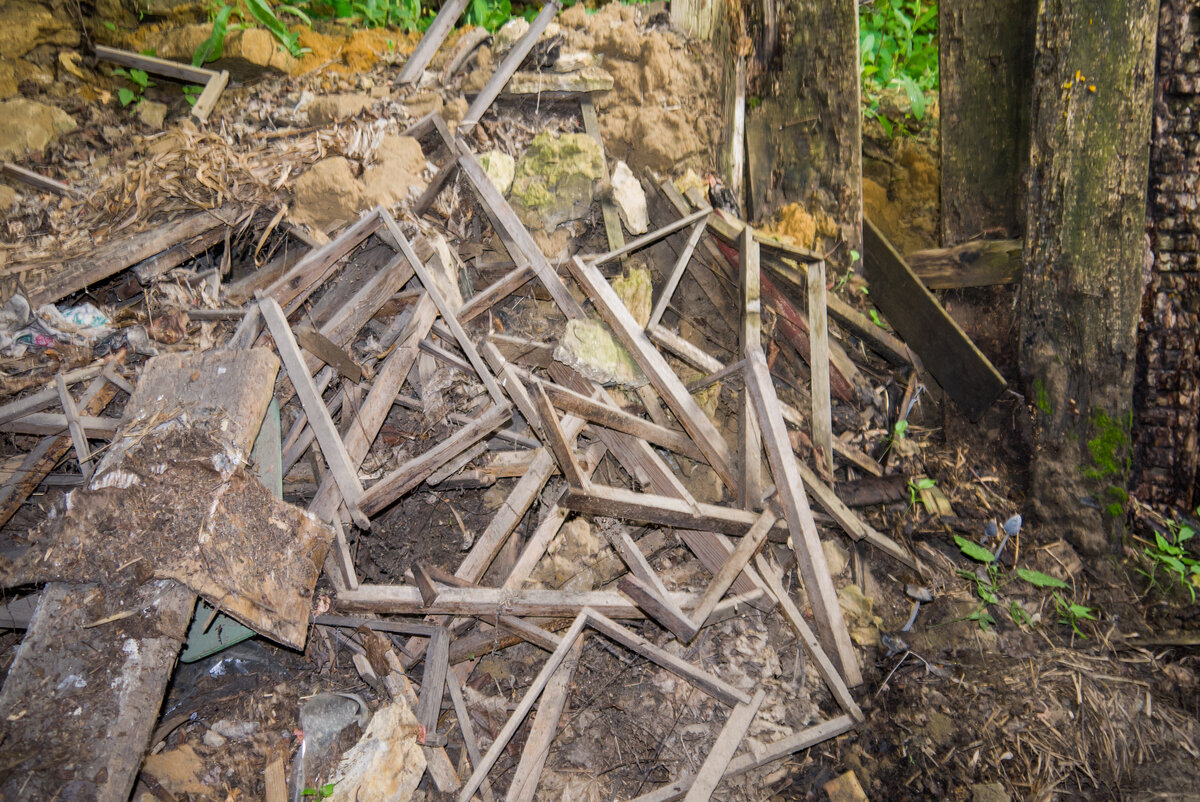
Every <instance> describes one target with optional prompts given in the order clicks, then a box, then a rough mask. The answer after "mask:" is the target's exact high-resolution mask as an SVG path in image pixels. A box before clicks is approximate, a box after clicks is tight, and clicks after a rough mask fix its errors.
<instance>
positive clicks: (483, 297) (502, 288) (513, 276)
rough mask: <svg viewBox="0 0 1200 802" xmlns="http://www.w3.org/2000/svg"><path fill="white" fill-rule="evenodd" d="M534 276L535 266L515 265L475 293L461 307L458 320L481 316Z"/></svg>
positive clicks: (460, 321) (462, 321)
mask: <svg viewBox="0 0 1200 802" xmlns="http://www.w3.org/2000/svg"><path fill="white" fill-rule="evenodd" d="M533 276H534V273H533V268H532V267H530V266H529V265H525V266H524V267H514V268H513V269H512V270H510V271H509V273H508V275H506V276H504V277H503V278H501V279H498V280H497V281H495V282H494V283H492V284H491V285H489V286H487V287H485V288H483V289H482V290H480V291H479V292H477V293H475V294H474V295H472V296H471V297H470V299H469V300H467V301H466V303H464V304H463V305H462V306H461V307H459V310H458V322H459V323H466V322H467V321H468V320H473V319H474V318H476V317H479V316H480V315H482V314H483V313H484V312H486V311H488V310H489V309H491V308H492V307H493V306H495V305H496V304H497V303H499V302H500V301H502V300H503V299H505V298H507V297H508V296H509V295H511V294H512V293H513V291H515V290H516V289H517V288H518V287H522V286H524V285H525V284H526V283H527V282H528V281H529V280H530V279H531V278H533Z"/></svg>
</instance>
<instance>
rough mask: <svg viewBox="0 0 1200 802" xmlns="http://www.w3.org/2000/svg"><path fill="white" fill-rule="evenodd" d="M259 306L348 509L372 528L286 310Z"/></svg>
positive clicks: (270, 303) (268, 302)
mask: <svg viewBox="0 0 1200 802" xmlns="http://www.w3.org/2000/svg"><path fill="white" fill-rule="evenodd" d="M258 306H259V310H260V311H261V312H262V316H263V319H264V320H265V321H266V323H267V328H268V329H270V331H271V337H272V338H273V339H274V340H275V346H276V348H277V349H278V351H279V358H280V359H281V360H282V361H283V364H284V367H285V368H286V370H287V372H288V376H289V377H290V378H291V380H292V385H293V386H294V387H295V388H296V395H297V396H299V398H300V403H301V404H302V405H303V406H304V411H305V413H306V414H307V415H308V423H309V426H311V427H312V429H313V434H314V436H315V437H316V439H317V443H318V444H319V445H320V446H321V453H322V454H323V455H324V456H325V462H326V464H327V465H328V466H329V471H330V473H332V474H333V478H334V480H335V481H336V482H337V485H338V489H339V490H340V491H341V493H342V499H343V500H344V501H345V504H346V509H348V510H349V511H350V515H351V517H353V519H354V522H355V523H356V524H358V525H359V526H360V527H362V528H363V529H370V528H371V522H370V521H369V520H368V518H367V516H366V515H365V514H364V513H363V512H362V510H361V509H360V507H359V503H360V501H361V500H362V497H363V488H362V484H361V483H360V482H359V481H358V470H357V468H356V467H355V465H354V463H353V462H352V461H351V459H350V456H349V455H348V454H347V453H346V447H345V446H344V445H343V444H342V437H341V435H340V434H339V433H338V430H337V427H336V426H334V425H333V419H332V418H331V417H330V416H329V410H328V409H326V407H325V402H324V401H323V400H322V399H321V395H320V393H318V392H317V388H316V386H315V385H314V384H313V380H312V377H311V376H310V375H309V374H308V369H307V367H305V364H304V357H303V356H302V355H301V353H300V346H299V345H297V344H296V338H295V337H294V336H292V329H291V327H290V326H288V322H287V318H286V317H284V315H283V309H281V308H280V306H279V304H278V303H277V302H276V301H275V299H274V298H263V299H262V300H261V301H259V304H258Z"/></svg>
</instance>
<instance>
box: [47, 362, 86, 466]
mask: <svg viewBox="0 0 1200 802" xmlns="http://www.w3.org/2000/svg"><path fill="white" fill-rule="evenodd" d="M54 386H55V388H56V389H57V390H58V399H59V402H60V403H62V408H63V413H64V414H65V416H66V418H67V428H68V429H69V430H70V432H71V444H72V445H73V446H74V447H75V457H76V459H78V460H79V471H80V473H82V474H83V478H84V479H85V480H90V479H91V478H92V452H91V449H90V448H89V447H88V441H87V435H85V434H84V433H83V424H82V423H80V421H79V410H78V409H77V408H76V406H75V399H74V398H72V397H71V391H70V390H68V389H67V382H66V380H65V379H64V378H63V375H62V374H61V373H56V374H54Z"/></svg>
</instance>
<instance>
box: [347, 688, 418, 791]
mask: <svg viewBox="0 0 1200 802" xmlns="http://www.w3.org/2000/svg"><path fill="white" fill-rule="evenodd" d="M418 730H419V725H418V724H417V718H416V716H414V715H413V712H412V709H411V708H410V707H409V706H408V704H407V703H406V702H405V701H404V700H403V699H397V700H395V701H393V702H392V703H391V704H388V705H386V706H384V707H382V708H380V709H379V710H378V711H376V713H375V715H374V716H373V717H372V718H371V723H370V724H368V725H367V731H366V732H365V733H364V734H363V737H362V738H361V739H360V740H359V742H358V743H356V744H355V745H354V746H352V747H351V748H350V750H349V751H347V752H346V754H345V755H344V756H343V757H342V761H341V763H340V764H339V765H338V769H337V774H336V775H335V777H334V778H333V782H334V786H333V795H332V796H331V797H330V798H329V799H330V802H341V801H342V800H347V801H348V800H360V799H375V800H379V801H380V802H406V800H408V799H411V798H412V795H413V792H414V791H415V790H416V788H417V783H419V782H420V781H421V775H423V774H424V773H425V754H424V753H423V752H422V751H421V747H420V746H419V745H418V744H417V733H418Z"/></svg>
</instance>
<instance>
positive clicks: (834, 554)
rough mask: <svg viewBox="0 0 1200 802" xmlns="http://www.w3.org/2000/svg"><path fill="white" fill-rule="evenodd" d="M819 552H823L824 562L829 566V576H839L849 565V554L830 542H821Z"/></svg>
mask: <svg viewBox="0 0 1200 802" xmlns="http://www.w3.org/2000/svg"><path fill="white" fill-rule="evenodd" d="M821 550H822V551H823V552H825V562H826V563H828V564H829V575H830V576H834V577H837V576H841V575H842V572H843V571H845V570H846V566H847V565H848V564H849V563H850V552H848V551H846V550H845V549H843V548H842V547H841V546H839V545H838V544H837V543H834V542H833V541H832V540H822V541H821Z"/></svg>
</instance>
